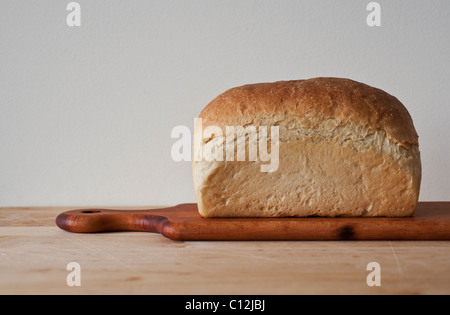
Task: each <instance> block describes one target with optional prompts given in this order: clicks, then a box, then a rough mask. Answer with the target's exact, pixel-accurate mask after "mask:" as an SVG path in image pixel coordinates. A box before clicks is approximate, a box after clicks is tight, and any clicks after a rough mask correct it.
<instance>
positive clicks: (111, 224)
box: [56, 208, 171, 233]
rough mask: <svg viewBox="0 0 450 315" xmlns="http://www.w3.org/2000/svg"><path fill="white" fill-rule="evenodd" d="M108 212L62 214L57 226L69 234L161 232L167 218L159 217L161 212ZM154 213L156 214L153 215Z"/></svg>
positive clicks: (86, 211) (94, 211) (74, 211)
mask: <svg viewBox="0 0 450 315" xmlns="http://www.w3.org/2000/svg"><path fill="white" fill-rule="evenodd" d="M170 209H171V208H163V209H151V210H108V209H80V210H72V211H67V212H64V213H61V214H60V215H58V217H57V218H56V225H57V226H58V227H59V228H61V229H63V230H65V231H68V232H74V233H98V232H116V231H142V232H160V231H161V230H162V227H163V226H164V224H165V223H167V221H168V220H167V218H166V217H164V216H162V215H158V214H157V212H158V211H160V210H170ZM152 212H154V213H152Z"/></svg>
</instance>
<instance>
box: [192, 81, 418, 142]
mask: <svg viewBox="0 0 450 315" xmlns="http://www.w3.org/2000/svg"><path fill="white" fill-rule="evenodd" d="M199 117H200V118H202V120H203V127H207V126H211V125H215V126H219V127H223V126H225V125H229V126H241V125H246V124H249V123H253V124H255V118H258V117H259V118H269V117H280V120H286V119H292V118H298V119H302V118H305V117H310V118H312V119H328V118H332V119H336V120H337V121H339V122H341V123H352V124H355V125H367V126H368V127H370V128H372V129H374V130H377V129H381V130H384V131H385V132H386V134H387V136H388V137H389V138H390V139H391V140H394V141H395V142H396V143H398V144H399V145H401V146H403V147H405V148H409V147H410V146H411V145H417V144H418V136H417V133H416V130H415V129H414V125H413V122H412V119H411V116H410V115H409V113H408V111H407V110H406V108H405V107H404V106H403V104H402V103H401V102H400V101H399V100H398V99H397V98H395V97H394V96H392V95H390V94H388V93H386V92H384V91H383V90H380V89H377V88H374V87H371V86H368V85H366V84H363V83H359V82H356V81H353V80H349V79H340V78H314V79H309V80H297V81H280V82H274V83H260V84H250V85H244V86H240V87H236V88H233V89H230V90H228V91H226V92H225V93H223V94H221V95H219V96H218V97H216V98H215V99H214V100H213V101H212V102H211V103H210V104H209V105H208V106H206V107H205V109H204V110H203V111H202V112H201V114H200V116H199Z"/></svg>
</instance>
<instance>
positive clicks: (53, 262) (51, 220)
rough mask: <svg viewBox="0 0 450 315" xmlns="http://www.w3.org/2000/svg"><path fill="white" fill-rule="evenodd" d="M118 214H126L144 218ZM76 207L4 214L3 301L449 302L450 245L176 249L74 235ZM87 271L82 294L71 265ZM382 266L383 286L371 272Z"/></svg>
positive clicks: (147, 241)
mask: <svg viewBox="0 0 450 315" xmlns="http://www.w3.org/2000/svg"><path fill="white" fill-rule="evenodd" d="M148 208H149V207H145V208H144V207H140V208H126V207H122V208H116V209H122V210H130V211H134V210H138V209H148ZM69 210H74V208H62V207H58V208H45V207H44V208H43V207H40V208H0V294H19V293H20V294H36V293H37V294H199V295H204V294H449V293H450V242H449V241H365V242H359V241H351V240H349V241H345V242H342V241H301V242H297V241H294V242H290V241H278V242H271V241H258V242H239V241H223V242H209V241H195V242H189V241H180V242H174V241H172V240H169V239H167V238H165V237H163V236H161V235H160V234H157V233H141V232H120V233H100V234H75V233H67V232H65V231H62V230H61V229H59V228H58V227H57V226H56V225H55V218H56V216H57V215H58V214H59V213H61V212H64V211H69ZM72 261H76V262H78V263H80V265H81V272H82V280H81V287H68V286H67V285H66V277H67V275H68V273H69V272H68V271H67V270H66V266H67V264H68V263H69V262H72ZM373 261H375V262H378V263H380V265H381V268H382V272H381V276H382V280H381V287H368V286H367V284H366V277H367V275H368V273H369V272H368V271H367V270H366V266H367V264H368V263H369V262H373Z"/></svg>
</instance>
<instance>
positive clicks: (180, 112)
mask: <svg viewBox="0 0 450 315" xmlns="http://www.w3.org/2000/svg"><path fill="white" fill-rule="evenodd" d="M69 2H70V1H61V0H41V1H24V0H1V1H0V206H31V205H34V206H39V205H42V206H52V205H58V206H62V205H70V206H72V205H73V206H83V205H106V206H107V205H169V204H176V203H181V202H192V201H194V193H193V188H192V183H191V167H190V162H174V161H173V160H172V159H171V154H170V152H171V147H172V144H173V143H174V140H173V139H171V137H170V134H171V130H172V128H173V127H175V126H176V125H187V126H189V127H190V128H191V129H192V128H193V119H194V117H196V116H197V115H198V114H199V112H200V111H201V109H202V108H203V107H204V106H205V105H206V104H207V103H208V102H209V101H210V100H212V99H213V98H214V97H215V96H216V95H218V94H220V93H221V92H223V91H225V90H227V89H228V88H231V87H234V86H238V85H242V84H246V83H255V82H265V81H277V80H286V79H300V78H310V77H317V76H337V77H348V78H352V79H355V80H358V81H362V82H365V83H367V84H370V85H373V86H376V87H379V88H382V89H384V90H386V91H387V92H389V93H391V94H393V95H395V96H397V97H398V98H399V99H400V100H401V101H402V102H403V103H404V104H405V106H406V107H407V108H408V110H409V111H410V113H411V115H412V117H413V119H414V123H415V126H416V129H417V131H418V133H419V136H420V139H419V141H420V149H421V152H422V162H423V182H422V191H421V197H420V199H421V200H449V199H450V194H449V189H450V176H449V175H450V162H449V156H450V141H449V135H450V127H449V124H448V119H449V115H450V104H449V99H450V63H449V56H450V32H449V23H450V1H445V0H431V1H413V0H397V1H378V2H379V3H380V5H381V10H382V14H381V23H382V25H381V27H369V26H367V24H366V17H367V14H368V13H369V12H368V11H366V5H367V4H368V3H369V2H370V1H361V0H352V1H351V0H345V1H332V0H325V1H301V0H293V1H288V0H282V1H280V0H258V1H254V0H244V1H242V0H229V1H218V0H190V1H182V0H179V1H175V0H161V1H148V0H134V1H117V0H108V1H106V0H103V1H100V0H97V1H87V0H79V1H78V2H79V3H80V5H81V23H82V25H81V27H73V28H71V27H68V26H67V24H66V17H67V14H68V13H69V12H68V11H66V5H67V4H68V3H69Z"/></svg>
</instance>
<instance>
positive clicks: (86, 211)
mask: <svg viewBox="0 0 450 315" xmlns="http://www.w3.org/2000/svg"><path fill="white" fill-rule="evenodd" d="M100 212H101V211H100V210H84V211H81V213H88V214H89V213H100Z"/></svg>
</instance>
